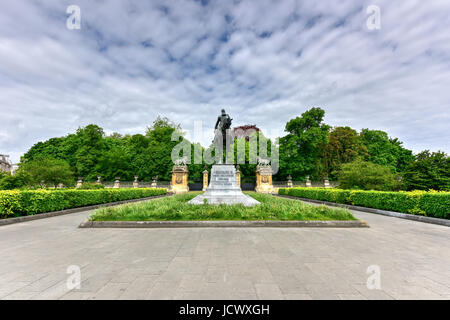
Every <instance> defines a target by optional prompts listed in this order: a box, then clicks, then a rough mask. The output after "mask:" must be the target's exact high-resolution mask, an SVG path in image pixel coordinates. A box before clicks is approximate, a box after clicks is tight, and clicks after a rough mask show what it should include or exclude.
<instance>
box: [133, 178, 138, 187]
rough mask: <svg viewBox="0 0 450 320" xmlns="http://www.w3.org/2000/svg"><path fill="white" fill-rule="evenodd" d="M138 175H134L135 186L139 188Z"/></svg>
mask: <svg viewBox="0 0 450 320" xmlns="http://www.w3.org/2000/svg"><path fill="white" fill-rule="evenodd" d="M138 178H139V177H138V176H134V181H133V188H139V182H138Z"/></svg>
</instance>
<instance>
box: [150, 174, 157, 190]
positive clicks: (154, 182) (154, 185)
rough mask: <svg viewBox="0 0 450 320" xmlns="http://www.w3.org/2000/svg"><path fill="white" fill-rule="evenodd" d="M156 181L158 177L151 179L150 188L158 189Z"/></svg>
mask: <svg viewBox="0 0 450 320" xmlns="http://www.w3.org/2000/svg"><path fill="white" fill-rule="evenodd" d="M157 181H158V176H156V177H153V179H152V184H151V186H150V187H151V188H158V183H157Z"/></svg>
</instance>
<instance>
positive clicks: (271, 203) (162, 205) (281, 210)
mask: <svg viewBox="0 0 450 320" xmlns="http://www.w3.org/2000/svg"><path fill="white" fill-rule="evenodd" d="M198 194H200V192H189V193H186V194H181V195H176V196H172V197H168V198H162V199H155V200H151V201H146V202H141V203H135V204H125V205H121V206H116V207H107V208H101V209H97V210H95V211H94V213H93V214H92V215H91V216H90V217H89V219H90V220H91V221H174V220H176V221H182V220H357V219H356V218H355V217H353V215H352V214H351V213H350V211H348V210H347V209H340V208H336V209H332V208H329V207H326V206H312V205H309V204H304V203H302V202H301V201H298V200H291V199H285V198H278V197H274V196H271V195H266V194H260V193H256V192H246V194H248V195H250V196H252V197H253V198H255V199H256V200H258V201H259V202H261V205H257V206H254V207H244V206H243V205H219V206H216V205H208V204H205V205H193V204H188V203H187V202H188V201H189V200H191V199H192V198H194V197H195V196H197V195H198Z"/></svg>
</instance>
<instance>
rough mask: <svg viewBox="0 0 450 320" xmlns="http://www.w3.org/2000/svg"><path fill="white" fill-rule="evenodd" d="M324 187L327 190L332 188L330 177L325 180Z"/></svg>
mask: <svg viewBox="0 0 450 320" xmlns="http://www.w3.org/2000/svg"><path fill="white" fill-rule="evenodd" d="M323 186H324V187H325V188H331V186H330V181H328V177H325V178H323Z"/></svg>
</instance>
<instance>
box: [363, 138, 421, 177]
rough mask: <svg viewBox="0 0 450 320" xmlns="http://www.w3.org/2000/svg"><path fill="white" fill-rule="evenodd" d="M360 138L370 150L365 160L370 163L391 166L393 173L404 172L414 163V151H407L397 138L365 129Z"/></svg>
mask: <svg viewBox="0 0 450 320" xmlns="http://www.w3.org/2000/svg"><path fill="white" fill-rule="evenodd" d="M360 136H361V141H362V143H363V144H364V145H365V147H366V148H367V150H368V155H367V156H366V157H365V159H366V160H368V161H370V162H373V163H376V164H380V165H384V166H389V167H390V168H391V169H392V171H393V172H402V171H403V170H405V168H406V167H407V166H408V164H410V163H411V162H413V161H414V155H413V153H412V151H411V150H408V149H405V148H404V147H403V146H402V144H403V143H402V142H401V141H399V140H398V139H397V138H395V139H392V138H389V136H388V134H387V133H386V132H384V131H381V130H369V129H363V130H362V131H361V133H360Z"/></svg>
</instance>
